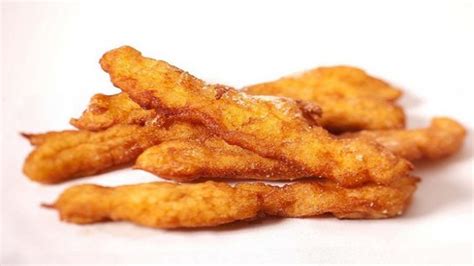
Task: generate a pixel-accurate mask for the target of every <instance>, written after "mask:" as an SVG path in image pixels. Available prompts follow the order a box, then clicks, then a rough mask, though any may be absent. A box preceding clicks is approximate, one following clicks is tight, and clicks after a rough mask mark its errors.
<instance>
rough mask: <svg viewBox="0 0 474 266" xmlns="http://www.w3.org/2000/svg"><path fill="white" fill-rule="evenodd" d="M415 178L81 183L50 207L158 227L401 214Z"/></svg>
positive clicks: (82, 217) (68, 214)
mask: <svg viewBox="0 0 474 266" xmlns="http://www.w3.org/2000/svg"><path fill="white" fill-rule="evenodd" d="M416 181H417V179H416V178H411V177H406V178H402V179H400V180H399V181H398V182H397V184H396V185H395V186H393V187H385V186H379V185H369V184H368V185H365V186H362V187H358V188H344V187H341V186H339V185H336V184H334V183H332V182H328V181H326V182H307V183H294V184H291V185H286V186H284V187H277V186H270V185H265V184H262V183H245V184H238V185H236V186H234V187H232V186H230V185H228V184H226V183H218V182H212V181H208V182H205V183H197V184H175V183H147V184H136V185H126V186H119V187H114V188H111V187H102V186H97V185H79V186H74V187H72V188H69V189H67V190H66V191H65V192H63V193H62V194H61V196H60V197H59V199H58V200H57V201H56V202H55V203H54V204H53V205H52V206H51V207H54V208H55V209H57V210H58V211H59V214H60V218H61V220H63V221H66V222H71V223H77V224H89V223H95V222H103V221H109V220H113V221H130V222H133V223H136V224H139V225H143V226H149V227H156V228H182V227H207V226H216V225H220V224H226V223H230V222H233V221H238V220H249V219H256V218H258V217H261V216H263V215H265V214H267V215H274V216H281V217H307V216H316V215H321V214H325V213H332V214H333V215H335V216H336V217H338V218H365V219H369V218H388V217H394V216H398V215H401V214H402V213H403V211H404V210H405V208H406V207H407V206H408V203H409V200H410V198H411V195H412V193H413V192H414V190H415V188H416Z"/></svg>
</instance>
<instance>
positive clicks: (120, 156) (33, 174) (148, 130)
mask: <svg viewBox="0 0 474 266" xmlns="http://www.w3.org/2000/svg"><path fill="white" fill-rule="evenodd" d="M205 133H206V131H203V130H202V131H200V129H199V128H198V127H196V128H194V127H192V126H191V125H189V124H175V125H172V126H171V127H169V128H164V127H155V126H145V127H142V126H138V125H117V126H114V127H111V128H109V129H107V130H104V131H100V132H91V131H85V130H81V131H74V130H68V131H62V132H49V133H45V134H24V136H25V137H26V138H28V139H29V140H30V142H31V143H32V144H33V145H37V146H36V148H35V149H34V150H33V151H32V152H31V153H30V155H29V156H28V157H27V159H26V160H25V163H24V166H23V172H24V173H25V174H26V175H27V176H28V177H30V179H32V180H34V181H37V182H40V183H59V182H64V181H67V180H70V179H73V178H76V177H82V176H87V175H93V174H97V173H101V172H104V171H106V170H109V169H112V168H115V167H118V166H122V165H126V164H130V163H133V162H134V161H135V159H136V158H137V157H138V155H140V154H141V153H142V152H143V151H144V150H145V149H146V148H148V147H151V146H153V145H155V144H158V143H160V142H162V141H164V140H173V139H187V138H197V137H198V136H200V135H202V134H205Z"/></svg>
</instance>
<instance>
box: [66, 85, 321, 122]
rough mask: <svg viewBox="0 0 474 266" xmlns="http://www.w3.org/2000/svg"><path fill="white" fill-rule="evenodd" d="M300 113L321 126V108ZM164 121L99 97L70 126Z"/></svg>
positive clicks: (128, 103)
mask: <svg viewBox="0 0 474 266" xmlns="http://www.w3.org/2000/svg"><path fill="white" fill-rule="evenodd" d="M296 104H297V105H298V107H299V110H295V112H297V113H300V115H301V116H303V117H304V118H305V119H306V121H307V122H308V124H311V125H318V124H319V119H320V118H321V112H322V111H321V108H319V106H317V105H316V104H314V103H311V102H306V101H297V102H296ZM162 120H164V119H163V118H161V117H160V116H159V115H158V114H157V113H156V111H155V110H145V109H143V108H142V107H140V105H138V104H137V103H135V102H134V101H133V100H132V99H130V97H129V96H128V95H127V94H126V93H118V94H114V95H104V94H96V95H94V96H93V97H92V99H91V101H90V103H89V106H88V107H87V109H86V110H85V111H84V112H83V114H82V116H81V117H80V118H77V119H76V118H73V119H71V121H70V122H71V124H72V125H73V126H75V127H76V128H79V129H85V130H91V131H99V130H104V129H107V128H109V127H112V126H114V125H118V124H138V125H144V124H159V123H162V122H163V121H162Z"/></svg>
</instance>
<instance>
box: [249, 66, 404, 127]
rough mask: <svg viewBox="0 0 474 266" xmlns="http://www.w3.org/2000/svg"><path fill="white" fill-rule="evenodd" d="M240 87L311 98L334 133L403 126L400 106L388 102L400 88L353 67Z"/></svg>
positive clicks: (294, 97) (325, 70) (323, 124)
mask: <svg viewBox="0 0 474 266" xmlns="http://www.w3.org/2000/svg"><path fill="white" fill-rule="evenodd" d="M244 90H245V91H246V92H247V93H249V94H253V95H277V96H285V97H290V98H293V99H299V100H306V101H314V102H316V103H317V104H318V105H320V106H321V107H322V109H323V116H322V119H321V125H322V126H323V127H325V128H327V129H328V130H330V131H331V132H335V133H340V132H345V131H354V130H362V129H393V128H403V127H404V126H405V115H404V112H403V110H402V109H401V108H400V107H399V106H396V105H395V104H394V103H393V102H391V100H395V99H397V98H398V97H399V96H400V95H401V92H400V91H399V90H397V89H395V88H393V87H391V86H390V85H389V84H387V83H385V82H383V81H381V80H378V79H376V78H373V77H371V76H369V75H367V74H366V73H365V72H364V71H362V70H360V69H357V68H353V67H329V68H316V69H313V70H310V71H307V72H304V73H302V74H299V75H297V76H288V77H284V78H281V79H279V80H276V81H272V82H266V83H261V84H257V85H253V86H249V87H247V88H244Z"/></svg>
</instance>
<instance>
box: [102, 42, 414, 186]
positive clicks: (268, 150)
mask: <svg viewBox="0 0 474 266" xmlns="http://www.w3.org/2000/svg"><path fill="white" fill-rule="evenodd" d="M100 63H101V66H102V68H103V69H104V70H105V71H106V72H108V73H109V74H110V77H111V80H112V82H113V84H114V85H115V86H117V87H118V88H120V89H122V90H123V91H124V92H126V93H128V94H129V96H130V97H131V98H132V99H133V100H134V101H135V102H137V103H138V104H139V105H140V106H142V107H143V108H145V109H155V110H157V112H159V113H161V114H163V115H166V116H168V117H172V119H174V120H175V121H188V122H189V121H192V122H198V123H201V124H203V125H204V126H205V127H206V129H207V130H209V131H210V132H212V133H213V134H215V135H217V136H218V137H220V138H222V139H223V140H225V141H226V142H227V143H229V144H232V145H237V146H240V147H242V148H245V149H248V150H250V151H253V152H255V153H257V154H258V155H260V156H262V157H267V158H271V159H276V160H280V161H282V162H285V163H286V164H288V165H290V166H291V167H292V168H294V169H297V170H298V171H299V175H300V176H323V177H325V178H328V179H331V180H335V181H337V182H339V183H340V184H342V185H344V186H356V185H360V184H363V183H366V182H369V181H374V182H376V183H381V184H388V183H391V182H393V181H394V180H395V179H397V178H399V177H401V176H406V175H407V173H408V171H409V170H411V164H410V163H409V162H408V161H405V160H403V159H401V158H399V157H397V156H395V155H393V154H392V153H391V152H389V151H388V150H386V149H384V148H383V147H381V146H378V145H374V144H372V143H369V142H367V141H364V140H358V139H336V138H333V137H332V136H331V135H330V134H329V133H328V132H327V131H325V130H324V129H323V128H321V127H311V126H309V125H308V123H307V121H306V120H305V119H304V118H303V117H302V115H301V112H297V111H295V110H297V109H299V108H298V107H297V105H296V104H295V102H293V101H291V100H290V99H287V98H272V100H268V99H267V98H262V97H252V96H249V95H247V94H245V93H242V92H239V91H236V90H234V89H232V88H229V87H224V86H220V85H206V84H204V82H203V81H201V80H199V79H197V78H195V77H193V76H191V75H189V74H188V73H186V72H184V71H182V70H180V69H178V68H176V67H174V66H171V65H169V64H168V63H166V62H164V61H157V60H153V59H150V58H145V57H143V56H142V55H141V54H140V52H138V51H137V50H135V49H133V48H131V47H121V48H118V49H115V50H112V51H110V52H108V53H106V54H105V55H104V56H103V57H102V59H101V61H100Z"/></svg>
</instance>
